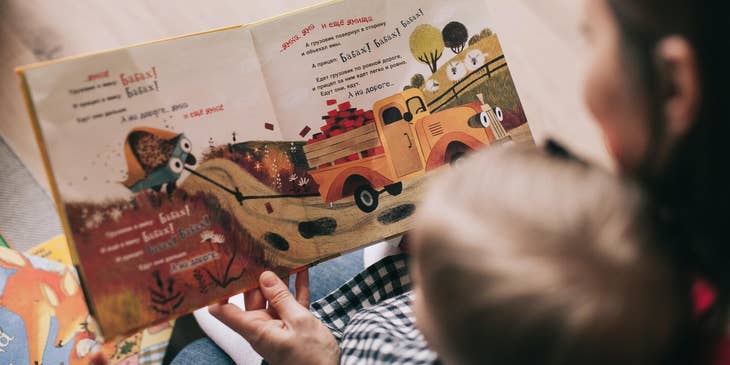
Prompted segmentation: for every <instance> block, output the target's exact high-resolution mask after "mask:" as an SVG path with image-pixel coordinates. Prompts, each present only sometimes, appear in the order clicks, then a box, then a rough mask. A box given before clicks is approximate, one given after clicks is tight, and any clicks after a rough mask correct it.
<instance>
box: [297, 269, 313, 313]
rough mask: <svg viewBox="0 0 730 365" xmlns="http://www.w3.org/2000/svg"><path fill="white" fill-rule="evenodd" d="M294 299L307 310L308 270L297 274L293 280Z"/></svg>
mask: <svg viewBox="0 0 730 365" xmlns="http://www.w3.org/2000/svg"><path fill="white" fill-rule="evenodd" d="M294 290H295V292H296V299H297V302H299V304H301V305H302V306H303V307H304V308H309V269H306V270H304V271H302V272H299V273H297V278H296V279H295V280H294Z"/></svg>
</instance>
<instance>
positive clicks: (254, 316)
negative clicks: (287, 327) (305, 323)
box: [208, 304, 273, 343]
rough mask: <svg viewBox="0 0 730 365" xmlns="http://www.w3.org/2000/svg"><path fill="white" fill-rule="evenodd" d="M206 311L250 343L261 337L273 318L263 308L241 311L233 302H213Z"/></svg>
mask: <svg viewBox="0 0 730 365" xmlns="http://www.w3.org/2000/svg"><path fill="white" fill-rule="evenodd" d="M208 312H210V314H211V315H213V317H215V318H216V319H218V320H219V321H221V322H223V324H225V325H226V326H228V327H230V328H231V329H232V330H234V331H236V332H238V333H239V334H240V335H241V336H243V338H245V339H246V340H247V341H249V342H251V343H256V342H258V341H259V340H260V339H261V336H262V331H263V330H264V329H265V328H266V326H267V323H268V322H271V321H272V320H273V318H272V317H271V316H270V315H269V313H268V312H267V311H265V310H255V311H243V310H241V308H239V307H237V306H236V305H234V304H224V305H220V304H213V305H211V306H209V307H208Z"/></svg>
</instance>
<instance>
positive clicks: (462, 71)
mask: <svg viewBox="0 0 730 365" xmlns="http://www.w3.org/2000/svg"><path fill="white" fill-rule="evenodd" d="M448 66H449V67H448V68H447V69H446V74H447V75H448V77H449V80H451V81H454V82H456V81H459V80H461V79H463V78H464V76H466V67H464V63H463V62H450V63H449V65H448Z"/></svg>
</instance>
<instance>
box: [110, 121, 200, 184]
mask: <svg viewBox="0 0 730 365" xmlns="http://www.w3.org/2000/svg"><path fill="white" fill-rule="evenodd" d="M191 151H192V144H191V143H190V140H188V139H187V138H185V135H184V134H182V133H181V134H176V133H174V132H170V131H165V130H161V129H155V128H146V127H140V128H135V129H133V130H132V131H131V132H129V134H128V135H127V139H126V143H125V145H124V156H125V158H126V160H127V169H128V171H129V173H128V176H127V180H126V181H124V182H122V184H124V186H126V187H127V188H128V189H129V190H131V191H133V192H135V193H137V192H140V191H142V190H144V189H153V190H155V191H160V190H162V187H163V185H164V186H166V189H165V190H166V191H167V193H168V194H171V193H172V192H173V191H174V190H175V188H176V183H177V180H178V179H179V178H180V174H181V173H182V172H183V170H184V169H185V166H186V165H189V166H194V165H195V164H196V163H197V161H196V159H195V156H193V155H192V154H191V153H190V152H191Z"/></svg>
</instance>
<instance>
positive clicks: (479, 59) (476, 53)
mask: <svg viewBox="0 0 730 365" xmlns="http://www.w3.org/2000/svg"><path fill="white" fill-rule="evenodd" d="M486 59H487V55H486V54H484V53H483V52H482V51H480V50H478V49H474V50H471V51H470V52H469V53H467V54H466V58H465V59H464V64H465V65H466V69H467V70H469V71H476V69H478V68H479V67H482V66H484V62H485V61H486Z"/></svg>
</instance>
